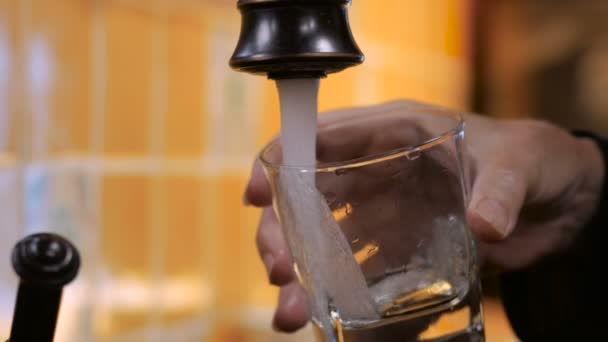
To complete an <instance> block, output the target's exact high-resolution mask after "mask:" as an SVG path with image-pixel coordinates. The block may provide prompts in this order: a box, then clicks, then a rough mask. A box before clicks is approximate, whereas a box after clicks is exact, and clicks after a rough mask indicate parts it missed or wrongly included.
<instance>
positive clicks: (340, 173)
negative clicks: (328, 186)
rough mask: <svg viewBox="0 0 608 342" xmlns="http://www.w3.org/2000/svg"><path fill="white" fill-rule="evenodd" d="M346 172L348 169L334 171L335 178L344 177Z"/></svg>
mask: <svg viewBox="0 0 608 342" xmlns="http://www.w3.org/2000/svg"><path fill="white" fill-rule="evenodd" d="M347 172H348V169H337V170H336V171H334V173H335V174H336V176H344V175H345V174H346V173H347Z"/></svg>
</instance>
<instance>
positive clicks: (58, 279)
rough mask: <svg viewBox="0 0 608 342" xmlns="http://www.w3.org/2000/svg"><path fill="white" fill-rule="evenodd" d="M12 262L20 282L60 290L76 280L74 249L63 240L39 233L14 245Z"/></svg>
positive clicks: (55, 236) (53, 235)
mask: <svg viewBox="0 0 608 342" xmlns="http://www.w3.org/2000/svg"><path fill="white" fill-rule="evenodd" d="M12 263H13V268H14V269H15V272H16V273H17V274H18V275H19V277H20V278H21V281H22V282H23V283H27V284H30V285H33V286H38V287H58V288H60V287H63V286H64V285H66V284H67V283H69V282H71V281H72V280H74V278H76V275H77V274H78V269H79V267H80V256H79V254H78V251H77V250H76V247H74V245H72V244H71V243H70V242H69V241H68V240H66V239H64V238H63V237H61V236H59V235H56V234H50V233H39V234H34V235H30V236H27V237H25V238H24V239H22V240H21V241H19V243H17V245H15V248H14V249H13V254H12Z"/></svg>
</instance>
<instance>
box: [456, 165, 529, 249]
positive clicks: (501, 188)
mask: <svg viewBox="0 0 608 342" xmlns="http://www.w3.org/2000/svg"><path fill="white" fill-rule="evenodd" d="M526 188H527V180H526V176H525V173H524V172H520V171H518V168H517V167H516V166H515V165H509V166H502V165H500V164H491V163H490V164H487V165H486V166H484V167H483V168H481V169H480V170H479V173H478V176H477V179H476V180H475V184H474V185H473V194H472V198H471V203H470V204H469V208H468V210H467V221H468V224H469V226H470V227H471V230H472V231H473V232H474V233H475V234H477V236H478V237H479V238H480V239H482V240H484V241H497V240H502V239H504V238H505V237H507V236H508V235H509V234H510V233H511V232H512V231H513V229H514V228H515V225H516V224H517V218H518V216H519V212H520V210H521V207H522V205H523V202H524V199H525V196H526Z"/></svg>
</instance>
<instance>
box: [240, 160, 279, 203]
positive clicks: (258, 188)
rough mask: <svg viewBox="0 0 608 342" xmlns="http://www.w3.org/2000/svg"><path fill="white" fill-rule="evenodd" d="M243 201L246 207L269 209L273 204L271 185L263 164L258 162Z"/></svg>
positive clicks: (252, 172) (254, 166) (255, 164)
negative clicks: (253, 206)
mask: <svg viewBox="0 0 608 342" xmlns="http://www.w3.org/2000/svg"><path fill="white" fill-rule="evenodd" d="M243 201H244V202H245V204H246V205H249V204H251V205H255V206H256V207H267V206H269V205H271V204H272V193H271V191H270V185H269V184H268V180H267V179H266V175H265V174H264V169H263V167H262V163H261V162H260V161H259V160H256V161H255V163H254V164H253V169H252V171H251V178H250V179H249V183H248V184H247V188H246V189H245V195H244V199H243Z"/></svg>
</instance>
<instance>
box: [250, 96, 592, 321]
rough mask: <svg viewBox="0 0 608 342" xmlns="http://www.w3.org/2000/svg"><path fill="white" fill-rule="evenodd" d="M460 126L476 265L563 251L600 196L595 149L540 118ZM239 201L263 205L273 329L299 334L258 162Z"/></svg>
mask: <svg viewBox="0 0 608 342" xmlns="http://www.w3.org/2000/svg"><path fill="white" fill-rule="evenodd" d="M421 105H422V104H416V103H411V102H396V103H390V104H385V105H380V106H374V107H369V108H362V109H351V110H343V111H339V112H333V113H327V114H325V115H321V116H320V118H319V124H320V125H321V126H326V127H330V126H332V125H333V126H344V125H349V126H351V127H350V128H351V130H352V131H353V133H352V134H358V133H360V132H357V127H359V128H363V127H368V126H369V125H378V126H382V125H386V121H387V120H388V119H389V117H390V116H391V115H392V114H395V113H399V112H403V111H406V110H407V109H408V108H409V107H411V106H421ZM422 106H423V105H422ZM465 121H466V125H467V126H466V130H467V133H466V139H467V149H468V164H469V165H470V167H471V169H470V173H471V179H472V180H473V187H472V193H471V199H470V203H469V204H468V208H467V223H468V225H469V227H470V229H471V230H472V231H473V232H474V233H475V234H476V235H477V236H478V237H479V239H480V241H481V243H480V255H481V257H482V261H483V262H484V263H488V264H493V265H497V266H499V267H501V268H503V269H508V270H513V269H521V268H524V267H526V266H529V265H531V264H533V263H534V262H536V261H538V260H539V259H541V258H543V257H545V256H547V255H550V254H552V253H555V252H558V251H560V250H563V249H564V248H568V246H569V245H570V243H571V242H572V241H573V240H574V239H575V238H576V236H577V233H578V232H579V231H580V229H581V228H582V227H583V226H584V225H585V224H586V223H587V222H588V220H589V219H590V217H591V215H592V214H593V212H594V209H595V206H596V203H597V201H598V198H599V193H600V189H601V185H602V182H603V174H604V165H603V161H602V158H601V154H600V151H599V149H598V148H597V146H595V144H594V143H593V142H592V141H590V140H587V139H577V138H575V137H573V136H572V135H570V134H569V133H568V132H566V131H564V130H562V129H559V128H557V127H555V126H552V125H550V124H547V123H543V122H539V121H532V120H512V121H506V120H495V119H490V118H486V117H482V116H478V115H475V114H466V115H465ZM390 127H391V128H393V129H401V130H406V129H409V127H411V123H408V122H402V123H401V126H399V125H395V124H394V123H391V125H390ZM360 131H361V132H363V131H364V130H362V129H361V130H360ZM365 131H369V130H368V129H366V130H365ZM374 131H380V132H383V134H382V139H378V138H379V137H373V136H371V137H369V139H367V143H366V144H363V145H361V146H357V148H358V149H359V151H358V153H361V151H364V153H369V152H370V151H373V150H374V149H375V148H380V146H378V145H379V144H382V143H385V142H386V139H385V138H384V137H385V136H387V134H386V130H384V131H383V130H374ZM388 136H390V134H389V135H388ZM322 139H323V138H320V141H321V140H322ZM328 139H330V140H328V141H324V143H326V144H334V146H336V147H344V146H347V145H349V144H345V143H344V142H343V141H341V139H348V136H346V137H345V136H344V135H339V136H337V135H334V136H333V138H332V135H329V138H328ZM332 139H333V140H332ZM338 150H340V149H336V151H338ZM351 150H352V148H351ZM320 155H322V153H320ZM245 200H246V202H248V203H250V204H252V205H256V206H259V207H264V212H263V215H262V220H261V223H260V227H259V230H258V235H257V244H258V249H259V251H260V255H261V256H262V259H263V261H264V263H265V265H266V268H267V270H268V274H269V279H270V282H271V283H273V284H275V285H278V286H282V288H281V294H280V298H279V305H278V308H277V312H276V314H275V319H274V326H275V327H276V328H277V329H279V330H283V331H294V330H297V329H299V328H300V327H302V326H304V325H305V324H306V323H307V321H308V319H309V318H310V309H309V308H308V303H307V298H306V293H305V291H304V290H303V289H302V288H301V287H300V286H299V284H298V283H297V280H296V278H295V276H294V274H293V270H292V267H291V265H292V259H291V255H290V253H289V248H288V247H287V244H286V243H285V240H284V238H283V235H282V231H281V228H280V226H279V223H278V221H277V219H276V217H275V215H274V214H273V212H272V210H271V208H270V205H271V201H272V195H271V193H270V188H269V185H268V183H267V181H266V179H265V177H264V175H263V172H262V169H261V166H260V165H259V164H257V163H256V165H255V166H254V169H253V173H252V177H251V180H250V182H249V185H248V187H247V190H246V193H245Z"/></svg>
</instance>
